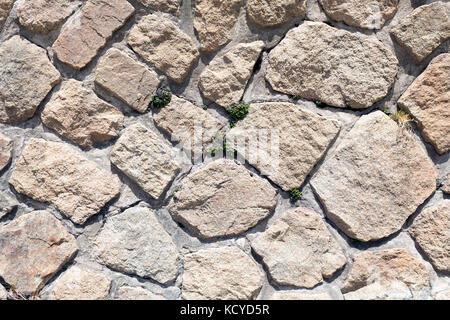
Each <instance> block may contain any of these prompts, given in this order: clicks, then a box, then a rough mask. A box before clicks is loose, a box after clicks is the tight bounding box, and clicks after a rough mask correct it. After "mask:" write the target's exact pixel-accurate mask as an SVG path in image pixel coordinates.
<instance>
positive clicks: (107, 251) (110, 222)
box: [92, 207, 179, 284]
mask: <svg viewBox="0 0 450 320" xmlns="http://www.w3.org/2000/svg"><path fill="white" fill-rule="evenodd" d="M92 246H93V256H94V257H95V258H96V259H97V260H98V261H99V262H101V263H103V264H106V265H107V266H109V267H110V268H112V269H114V270H119V271H122V272H126V273H129V274H135V275H138V276H140V277H144V278H151V279H153V280H156V281H158V282H160V283H163V284H166V283H169V282H171V281H173V280H174V279H175V278H176V276H177V274H178V266H177V263H178V259H179V256H178V250H177V248H176V247H175V244H174V243H173V240H172V238H171V237H170V235H169V234H168V233H167V232H166V231H165V230H164V228H163V227H162V225H161V224H160V223H159V222H158V219H157V218H156V215H155V213H154V212H153V211H152V210H151V209H150V208H147V207H134V208H130V209H128V210H126V211H124V212H123V213H119V214H117V215H114V216H111V217H108V218H107V220H106V223H105V225H104V226H103V228H102V229H101V231H100V233H99V234H98V236H97V237H96V238H95V241H94V243H93V244H92Z"/></svg>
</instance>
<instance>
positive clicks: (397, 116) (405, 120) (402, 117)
mask: <svg viewBox="0 0 450 320" xmlns="http://www.w3.org/2000/svg"><path fill="white" fill-rule="evenodd" d="M390 117H391V119H392V120H394V121H395V122H397V124H398V126H399V127H400V128H402V129H405V130H407V131H410V130H411V128H412V127H411V124H412V123H413V122H414V120H413V119H411V118H410V116H409V114H407V113H406V112H405V111H403V110H397V111H395V112H394V113H392V114H391V115H390Z"/></svg>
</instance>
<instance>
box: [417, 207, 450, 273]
mask: <svg viewBox="0 0 450 320" xmlns="http://www.w3.org/2000/svg"><path fill="white" fill-rule="evenodd" d="M409 233H410V234H411V236H412V237H413V238H414V239H415V241H416V242H417V244H418V245H419V246H420V248H421V249H422V251H423V252H425V254H426V255H427V257H428V258H429V259H430V261H431V263H432V264H433V266H434V267H435V268H436V269H437V270H439V271H442V272H450V200H442V201H440V202H438V203H437V204H436V205H433V206H431V207H428V208H425V209H424V210H423V211H422V212H421V213H420V214H419V215H418V216H417V218H416V219H415V220H414V223H413V225H412V226H411V228H410V229H409Z"/></svg>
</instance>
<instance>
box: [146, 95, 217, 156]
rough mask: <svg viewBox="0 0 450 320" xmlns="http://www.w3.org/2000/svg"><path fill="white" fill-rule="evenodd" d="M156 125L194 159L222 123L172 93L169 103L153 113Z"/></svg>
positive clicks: (199, 154)
mask: <svg viewBox="0 0 450 320" xmlns="http://www.w3.org/2000/svg"><path fill="white" fill-rule="evenodd" d="M153 121H154V122H155V124H156V126H157V127H158V128H159V129H161V130H162V131H164V132H165V133H166V134H168V135H169V136H170V137H171V140H172V141H173V142H178V143H180V144H181V145H182V146H183V149H184V150H185V151H186V153H187V154H188V156H189V157H190V158H191V159H192V160H195V159H197V158H198V157H201V156H202V154H203V152H204V151H206V146H207V145H208V144H210V143H212V142H213V140H214V137H215V135H216V133H217V132H218V131H219V130H220V129H221V128H222V127H223V124H222V123H221V122H220V121H219V120H217V119H216V118H214V117H213V116H212V115H211V114H209V113H208V112H207V111H205V110H203V109H202V108H199V107H196V106H194V105H193V104H192V103H190V102H189V101H187V100H184V99H181V98H178V97H177V96H175V95H172V99H171V101H170V103H169V104H168V105H167V106H165V107H164V108H161V109H160V110H159V111H158V112H157V113H156V114H154V115H153Z"/></svg>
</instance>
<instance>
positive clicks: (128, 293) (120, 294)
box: [117, 286, 166, 300]
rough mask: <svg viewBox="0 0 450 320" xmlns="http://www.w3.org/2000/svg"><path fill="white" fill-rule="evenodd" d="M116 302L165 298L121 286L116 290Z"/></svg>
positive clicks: (143, 290) (142, 290) (146, 291)
mask: <svg viewBox="0 0 450 320" xmlns="http://www.w3.org/2000/svg"><path fill="white" fill-rule="evenodd" d="M117 300H166V298H164V297H163V296H160V295H157V294H154V293H151V292H150V291H148V290H145V289H142V288H134V287H127V286H122V287H120V288H119V289H118V290H117Z"/></svg>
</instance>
